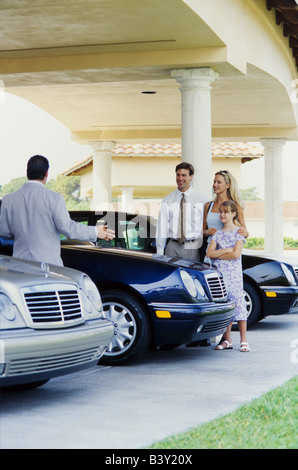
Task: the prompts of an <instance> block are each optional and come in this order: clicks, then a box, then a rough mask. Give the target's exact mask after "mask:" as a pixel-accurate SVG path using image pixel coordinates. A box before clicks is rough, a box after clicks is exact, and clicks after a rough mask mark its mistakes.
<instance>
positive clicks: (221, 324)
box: [204, 316, 232, 333]
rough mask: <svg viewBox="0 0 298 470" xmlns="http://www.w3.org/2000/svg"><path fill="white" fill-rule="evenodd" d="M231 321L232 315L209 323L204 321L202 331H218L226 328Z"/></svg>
mask: <svg viewBox="0 0 298 470" xmlns="http://www.w3.org/2000/svg"><path fill="white" fill-rule="evenodd" d="M231 321H232V316H231V317H229V318H227V319H225V320H217V321H212V322H209V323H206V325H205V327H204V333H207V332H208V333H209V332H212V331H218V330H222V329H223V330H226V328H227V327H228V326H229V324H230V323H231Z"/></svg>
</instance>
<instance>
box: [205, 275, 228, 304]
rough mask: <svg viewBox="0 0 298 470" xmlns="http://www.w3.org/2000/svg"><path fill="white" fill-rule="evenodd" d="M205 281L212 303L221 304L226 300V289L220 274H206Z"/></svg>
mask: <svg viewBox="0 0 298 470" xmlns="http://www.w3.org/2000/svg"><path fill="white" fill-rule="evenodd" d="M206 281H207V285H208V288H209V292H210V294H211V297H212V300H213V301H214V302H222V301H224V300H227V298H228V295H227V289H226V285H225V282H224V279H223V276H222V274H221V273H220V272H215V273H212V274H206Z"/></svg>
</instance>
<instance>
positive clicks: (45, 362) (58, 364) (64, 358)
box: [7, 346, 102, 376]
mask: <svg viewBox="0 0 298 470" xmlns="http://www.w3.org/2000/svg"><path fill="white" fill-rule="evenodd" d="M101 351H102V349H101V348H100V346H98V347H93V348H90V349H84V350H82V351H76V352H72V353H66V354H57V355H52V356H43V357H32V358H30V357H29V358H22V359H15V360H12V361H11V362H10V364H9V369H8V372H7V376H14V375H24V374H25V375H26V374H34V373H41V372H47V371H51V370H57V369H64V368H68V367H74V366H79V365H81V364H86V363H88V362H92V361H94V360H96V359H98V357H99V356H100V353H101Z"/></svg>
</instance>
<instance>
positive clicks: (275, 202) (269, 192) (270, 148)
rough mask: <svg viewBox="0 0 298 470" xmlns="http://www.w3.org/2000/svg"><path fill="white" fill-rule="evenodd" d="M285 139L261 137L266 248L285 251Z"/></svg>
mask: <svg viewBox="0 0 298 470" xmlns="http://www.w3.org/2000/svg"><path fill="white" fill-rule="evenodd" d="M285 142H286V141H285V139H261V144H262V145H263V147H264V162H265V250H266V251H268V252H270V253H275V254H282V253H283V245H284V244H283V189H282V185H283V180H282V152H283V147H284V145H285Z"/></svg>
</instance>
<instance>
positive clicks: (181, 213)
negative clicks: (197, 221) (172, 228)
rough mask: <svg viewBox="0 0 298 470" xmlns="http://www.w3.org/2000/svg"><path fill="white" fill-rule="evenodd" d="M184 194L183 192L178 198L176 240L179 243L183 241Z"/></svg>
mask: <svg viewBox="0 0 298 470" xmlns="http://www.w3.org/2000/svg"><path fill="white" fill-rule="evenodd" d="M185 202H186V201H185V194H184V193H183V194H182V196H181V200H180V210H179V219H178V237H177V239H178V242H179V243H180V245H181V244H182V243H184V242H185Z"/></svg>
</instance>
